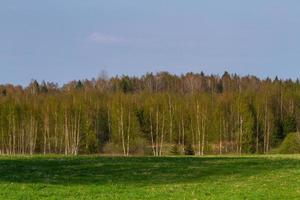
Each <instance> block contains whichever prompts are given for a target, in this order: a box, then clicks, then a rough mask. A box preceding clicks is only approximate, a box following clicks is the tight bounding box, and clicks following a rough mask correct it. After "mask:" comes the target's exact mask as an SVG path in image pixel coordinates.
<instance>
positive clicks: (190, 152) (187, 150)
mask: <svg viewBox="0 0 300 200" xmlns="http://www.w3.org/2000/svg"><path fill="white" fill-rule="evenodd" d="M184 155H189V156H191V155H195V151H194V148H193V146H192V145H191V144H188V145H187V146H186V147H185V148H184Z"/></svg>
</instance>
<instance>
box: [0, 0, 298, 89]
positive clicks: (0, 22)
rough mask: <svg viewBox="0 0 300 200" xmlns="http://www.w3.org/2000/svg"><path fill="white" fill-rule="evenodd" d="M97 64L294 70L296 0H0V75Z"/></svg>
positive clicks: (53, 74) (289, 73)
mask: <svg viewBox="0 0 300 200" xmlns="http://www.w3.org/2000/svg"><path fill="white" fill-rule="evenodd" d="M102 71H105V72H106V73H107V74H108V75H109V76H115V75H122V74H126V75H136V76H139V75H142V74H144V73H146V72H154V73H155V72H159V71H169V72H170V73H175V74H181V73H186V72H190V71H192V72H201V71H204V72H205V73H208V74H211V73H213V74H220V75H222V74H223V72H224V71H229V72H230V73H238V74H240V75H247V74H251V75H256V76H259V77H261V78H265V77H275V76H276V75H278V76H279V77H280V78H293V79H295V78H298V77H300V1H299V0H251V1H241V0H226V1H224V0H218V1H217V0H186V1H184V0H151V1H149V0H147V1H146V0H126V1H125V0H86V1H83V0H51V1H50V0H48V1H47V0H46V1H41V0H26V1H20V0H1V1H0V84H6V83H13V84H21V85H27V84H28V83H29V82H30V81H31V79H36V80H38V81H42V80H45V81H51V82H56V83H59V84H63V83H66V82H68V81H71V80H74V79H85V78H89V79H90V78H92V77H95V78H97V77H98V76H99V74H100V73H101V72H102Z"/></svg>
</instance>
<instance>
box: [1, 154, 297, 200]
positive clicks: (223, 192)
mask: <svg viewBox="0 0 300 200" xmlns="http://www.w3.org/2000/svg"><path fill="white" fill-rule="evenodd" d="M0 199H122V200H123V199H131V200H132V199H300V156H245V157H203V158H198V157H162V158H153V157H130V158H120V157H97V156H79V157H63V156H47V157H43V156H34V157H0Z"/></svg>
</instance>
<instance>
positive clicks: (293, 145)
mask: <svg viewBox="0 0 300 200" xmlns="http://www.w3.org/2000/svg"><path fill="white" fill-rule="evenodd" d="M278 153H281V154H294V153H300V133H289V134H288V135H287V136H286V137H285V139H284V140H283V142H282V144H281V145H280V147H279V149H278Z"/></svg>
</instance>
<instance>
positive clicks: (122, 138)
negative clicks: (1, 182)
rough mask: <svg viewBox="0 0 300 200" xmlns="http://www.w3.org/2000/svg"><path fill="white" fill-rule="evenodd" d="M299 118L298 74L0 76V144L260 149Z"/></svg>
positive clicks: (272, 145)
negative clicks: (18, 81) (2, 80)
mask: <svg viewBox="0 0 300 200" xmlns="http://www.w3.org/2000/svg"><path fill="white" fill-rule="evenodd" d="M299 128H300V82H299V80H290V79H287V80H282V79H278V78H277V77H276V78H274V79H271V78H265V79H261V78H258V77H255V76H250V75H248V76H239V75H237V74H229V73H228V72H225V73H224V74H223V75H222V76H220V75H206V74H204V73H203V72H201V73H186V74H182V75H175V74H170V73H168V72H159V73H156V74H154V73H147V74H145V75H142V76H139V77H137V76H125V75H124V76H114V77H108V76H107V75H106V74H105V73H101V74H100V75H99V77H98V78H95V79H91V80H79V81H78V80H76V81H71V82H69V83H67V84H64V85H62V86H59V85H58V84H56V83H52V82H44V81H43V82H41V83H39V82H38V81H36V80H32V82H31V83H30V84H29V85H28V86H26V87H23V86H19V85H11V84H6V85H0V154H29V155H32V154H65V155H78V154H108V155H124V156H130V155H149V156H151V155H153V156H164V155H180V154H182V155H184V154H186V155H199V156H202V155H210V154H220V155H221V154H252V153H253V154H254V153H257V154H268V153H271V152H272V151H273V149H276V148H277V147H278V146H279V145H280V144H281V143H282V141H283V140H284V138H285V137H286V135H287V134H288V133H290V132H296V131H298V130H299Z"/></svg>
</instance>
